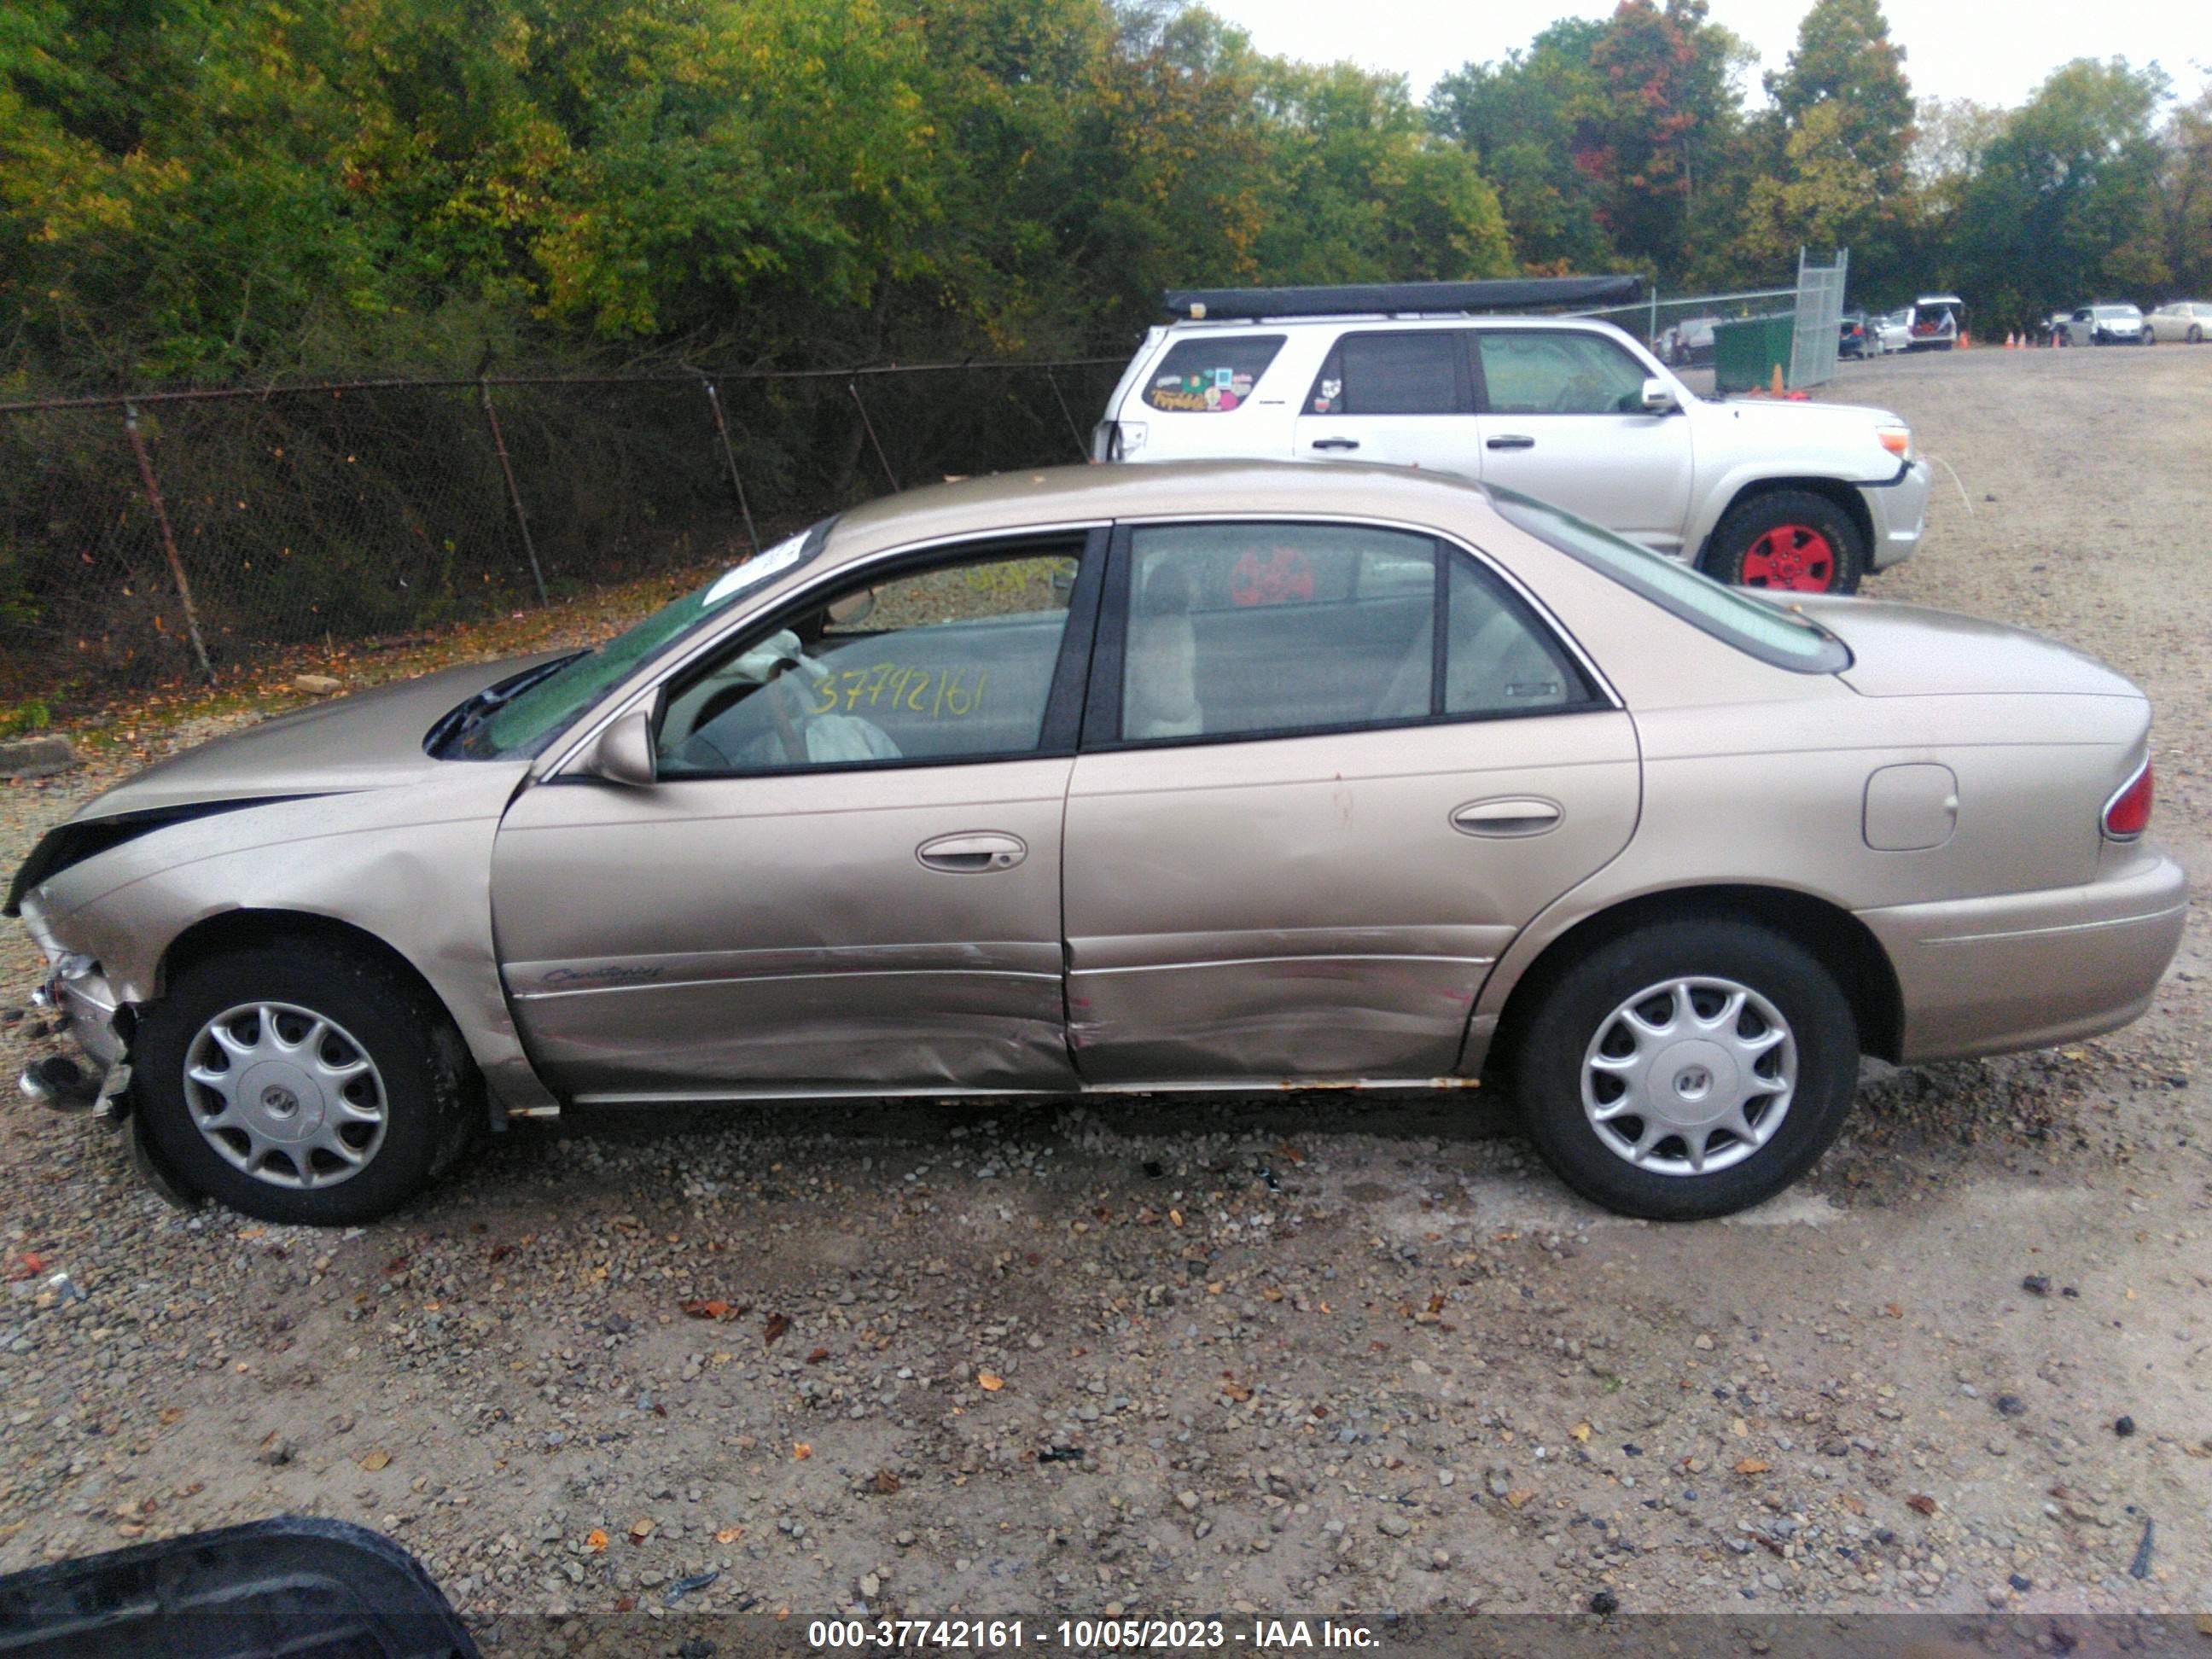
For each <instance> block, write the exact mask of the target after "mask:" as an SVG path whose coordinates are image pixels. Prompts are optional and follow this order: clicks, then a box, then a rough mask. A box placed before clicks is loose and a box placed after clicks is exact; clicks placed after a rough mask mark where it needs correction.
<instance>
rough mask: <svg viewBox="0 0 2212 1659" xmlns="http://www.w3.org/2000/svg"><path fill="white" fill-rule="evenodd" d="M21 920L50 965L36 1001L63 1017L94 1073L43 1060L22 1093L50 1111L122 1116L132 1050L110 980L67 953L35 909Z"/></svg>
mask: <svg viewBox="0 0 2212 1659" xmlns="http://www.w3.org/2000/svg"><path fill="white" fill-rule="evenodd" d="M22 914H23V920H24V921H25V923H26V924H27V926H28V927H29V929H30V933H31V937H32V938H33V939H35V940H36V941H37V942H38V945H39V948H40V950H41V951H44V952H45V953H46V962H47V973H46V981H45V982H44V983H43V984H41V985H40V987H39V988H38V989H37V990H36V991H34V992H33V993H32V995H31V1000H32V1002H33V1005H35V1006H38V1007H40V1008H43V1009H46V1010H47V1011H48V1012H53V1013H58V1014H59V1015H60V1016H61V1017H62V1018H63V1020H64V1022H65V1023H66V1024H68V1026H69V1029H70V1036H73V1037H75V1038H76V1045H77V1048H79V1049H80V1050H81V1051H82V1053H83V1054H84V1057H85V1059H86V1060H87V1061H88V1062H89V1064H90V1066H91V1067H92V1073H91V1074H90V1075H89V1076H88V1075H86V1074H85V1073H83V1072H82V1070H81V1069H80V1068H77V1067H76V1066H73V1065H72V1064H71V1063H70V1062H68V1061H66V1060H61V1061H57V1060H41V1061H40V1062H38V1063H37V1064H36V1065H33V1066H31V1067H30V1068H29V1069H28V1070H27V1071H26V1072H25V1073H23V1075H22V1077H21V1079H20V1081H21V1086H22V1090H23V1092H24V1093H25V1094H27V1095H29V1096H30V1097H32V1098H33V1099H34V1100H40V1101H44V1102H45V1103H46V1104H48V1105H50V1106H58V1107H60V1108H63V1109H73V1108H77V1107H82V1106H91V1107H92V1108H93V1109H94V1112H95V1113H96V1114H97V1115H100V1116H102V1117H113V1116H118V1115H121V1113H122V1111H123V1109H124V1108H123V1104H122V1103H123V1102H125V1100H127V1099H128V1091H129V1089H130V1086H131V1066H130V1064H129V1060H130V1047H131V1045H130V1042H129V1039H128V1036H127V1035H126V1033H125V1022H124V1018H123V1017H122V1014H121V1011H120V1009H119V1007H118V1003H117V1000H116V996H115V992H114V990H113V988H112V987H111V986H110V985H109V984H108V982H107V975H106V974H104V973H102V972H101V971H100V964H99V963H97V962H95V961H94V960H93V959H92V958H91V957H87V956H82V955H80V954H79V953H77V952H76V951H70V950H66V949H64V947H63V946H62V945H61V943H60V942H59V941H58V940H57V939H55V938H54V936H53V933H52V929H51V928H49V927H47V926H46V918H45V917H44V916H42V915H40V914H39V911H38V908H37V906H36V904H35V903H33V902H25V903H24V905H23V912H22Z"/></svg>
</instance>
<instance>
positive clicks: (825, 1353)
mask: <svg viewBox="0 0 2212 1659" xmlns="http://www.w3.org/2000/svg"><path fill="white" fill-rule="evenodd" d="M827 1358H829V1349H827V1348H817V1349H816V1350H815V1351H814V1352H812V1353H811V1354H809V1355H807V1356H806V1363H807V1364H810V1365H818V1364H821V1363H822V1362H823V1360H825V1359H827Z"/></svg>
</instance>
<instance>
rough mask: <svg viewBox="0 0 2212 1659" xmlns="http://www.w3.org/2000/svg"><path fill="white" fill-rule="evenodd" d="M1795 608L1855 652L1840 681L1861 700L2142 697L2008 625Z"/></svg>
mask: <svg viewBox="0 0 2212 1659" xmlns="http://www.w3.org/2000/svg"><path fill="white" fill-rule="evenodd" d="M1791 608H1792V609H1793V610H1797V611H1802V613H1803V614H1804V615H1805V616H1806V617H1808V618H1809V619H1810V620H1812V621H1814V622H1816V623H1819V624H1820V626H1821V627H1823V628H1825V629H1827V630H1828V631H1829V632H1831V633H1832V634H1833V635H1835V636H1836V637H1837V638H1838V639H1839V640H1841V641H1843V642H1844V645H1845V646H1847V647H1850V653H1851V665H1850V667H1848V668H1846V669H1844V670H1843V671H1841V672H1840V673H1839V674H1838V677H1837V678H1839V679H1841V680H1842V681H1843V682H1844V684H1846V685H1848V686H1850V688H1851V690H1854V691H1856V692H1857V693H1859V694H1860V695H1861V696H1868V697H1932V696H2008V695H2029V694H2045V695H2047V694H2051V693H2058V694H2061V695H2067V696H2091V697H2132V698H2136V699H2138V700H2140V699H2141V698H2142V692H2141V691H2139V690H2136V687H2135V686H2134V685H2133V684H2131V683H2130V681H2129V680H2128V679H2127V678H2125V677H2124V676H2123V675H2120V674H2118V673H2116V672H2115V671H2113V670H2112V669H2110V668H2108V667H2106V665H2104V664H2103V663H2101V662H2100V661H2098V660H2097V659H2096V658H2094V657H2093V656H2091V655H2090V654H2089V653H2087V652H2086V651H2077V650H2075V648H2074V647H2071V646H2069V645H2061V644H2060V643H2059V642H2058V641H2056V640H2052V639H2046V638H2045V637H2044V636H2043V635H2040V634H2031V633H2029V632H2028V631H2027V629H2020V628H2008V627H2007V626H2006V625H2005V624H2003V623H1993V622H1984V621H1983V620H1982V619H1981V618H1980V617H1961V616H1957V615H1954V613H1952V612H1950V611H1931V610H1928V609H1925V608H1923V607H1922V606H1920V605H1894V604H1890V603H1888V602H1886V601H1883V600H1878V599H1832V598H1820V597H1814V596H1807V597H1804V598H1802V599H1796V600H1794V601H1793V602H1792V604H1791Z"/></svg>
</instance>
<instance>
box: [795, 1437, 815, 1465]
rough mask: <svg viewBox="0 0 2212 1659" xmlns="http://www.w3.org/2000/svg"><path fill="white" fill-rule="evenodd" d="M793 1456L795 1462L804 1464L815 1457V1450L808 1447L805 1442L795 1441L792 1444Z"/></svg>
mask: <svg viewBox="0 0 2212 1659" xmlns="http://www.w3.org/2000/svg"><path fill="white" fill-rule="evenodd" d="M791 1455H792V1458H793V1461H794V1462H800V1463H804V1462H805V1461H806V1460H807V1459H808V1458H810V1457H811V1456H813V1455H814V1448H813V1447H811V1446H810V1445H808V1444H807V1443H806V1442H805V1441H804V1440H799V1441H794V1442H793V1443H792V1447H791Z"/></svg>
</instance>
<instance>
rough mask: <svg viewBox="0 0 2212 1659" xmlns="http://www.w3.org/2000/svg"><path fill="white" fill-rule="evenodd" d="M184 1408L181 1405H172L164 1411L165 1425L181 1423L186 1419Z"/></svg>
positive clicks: (162, 1415) (163, 1420) (163, 1422)
mask: <svg viewBox="0 0 2212 1659" xmlns="http://www.w3.org/2000/svg"><path fill="white" fill-rule="evenodd" d="M184 1416H185V1413H184V1410H183V1408H182V1407H178V1406H170V1407H166V1408H165V1409H164V1410H163V1411H162V1413H161V1422H162V1424H163V1425H164V1426H166V1425H168V1424H171V1423H180V1422H182V1421H183V1420H184Z"/></svg>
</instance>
